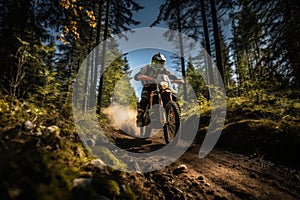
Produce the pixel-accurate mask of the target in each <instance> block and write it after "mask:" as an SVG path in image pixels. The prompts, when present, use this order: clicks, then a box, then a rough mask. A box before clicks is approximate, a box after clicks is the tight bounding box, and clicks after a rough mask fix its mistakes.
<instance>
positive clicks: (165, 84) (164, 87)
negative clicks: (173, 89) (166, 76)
mask: <svg viewBox="0 0 300 200" xmlns="http://www.w3.org/2000/svg"><path fill="white" fill-rule="evenodd" d="M160 85H161V87H162V89H166V88H168V87H169V83H168V82H167V81H162V82H160Z"/></svg>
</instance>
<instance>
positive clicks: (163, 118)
mask: <svg viewBox="0 0 300 200" xmlns="http://www.w3.org/2000/svg"><path fill="white" fill-rule="evenodd" d="M156 91H159V88H158V86H157V90H156ZM154 95H155V91H152V92H151V94H150V109H151V108H152V106H153V97H154ZM157 96H158V106H159V119H160V123H161V124H162V125H164V124H165V123H166V122H167V117H166V112H165V108H164V103H163V100H162V97H161V94H160V92H157ZM170 100H171V101H172V94H171V93H170Z"/></svg>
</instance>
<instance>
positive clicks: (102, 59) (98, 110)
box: [97, 0, 110, 115]
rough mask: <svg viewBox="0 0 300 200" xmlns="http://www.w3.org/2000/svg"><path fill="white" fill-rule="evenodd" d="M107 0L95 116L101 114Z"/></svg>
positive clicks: (107, 16)
mask: <svg viewBox="0 0 300 200" xmlns="http://www.w3.org/2000/svg"><path fill="white" fill-rule="evenodd" d="M109 7H110V2H109V0H107V1H106V9H105V24H104V36H103V48H102V57H101V69H100V80H99V89H98V98H97V114H98V115H100V112H101V101H102V87H103V81H104V80H103V77H104V76H103V72H104V67H105V56H106V39H107V35H108V22H109V20H108V18H109Z"/></svg>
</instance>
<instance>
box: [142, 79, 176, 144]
mask: <svg viewBox="0 0 300 200" xmlns="http://www.w3.org/2000/svg"><path fill="white" fill-rule="evenodd" d="M154 84H155V86H156V89H155V90H154V91H152V92H151V93H150V101H149V104H148V105H147V107H146V110H145V112H144V116H143V117H144V121H145V126H143V127H140V134H141V136H142V137H144V138H146V137H150V135H151V131H152V129H161V128H162V129H163V132H164V139H165V142H166V144H168V143H170V142H171V141H172V140H173V139H174V138H175V136H176V135H178V137H177V138H179V137H180V134H181V133H180V126H181V118H180V107H179V104H178V102H177V97H176V96H175V93H177V92H176V91H175V90H174V89H172V88H171V81H170V79H169V77H168V75H165V74H159V75H158V76H157V78H156V80H155V83H154Z"/></svg>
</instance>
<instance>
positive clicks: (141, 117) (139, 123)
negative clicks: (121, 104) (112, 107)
mask: <svg viewBox="0 0 300 200" xmlns="http://www.w3.org/2000/svg"><path fill="white" fill-rule="evenodd" d="M136 125H137V127H143V126H145V122H144V110H143V109H140V108H139V109H138V113H137V116H136Z"/></svg>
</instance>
